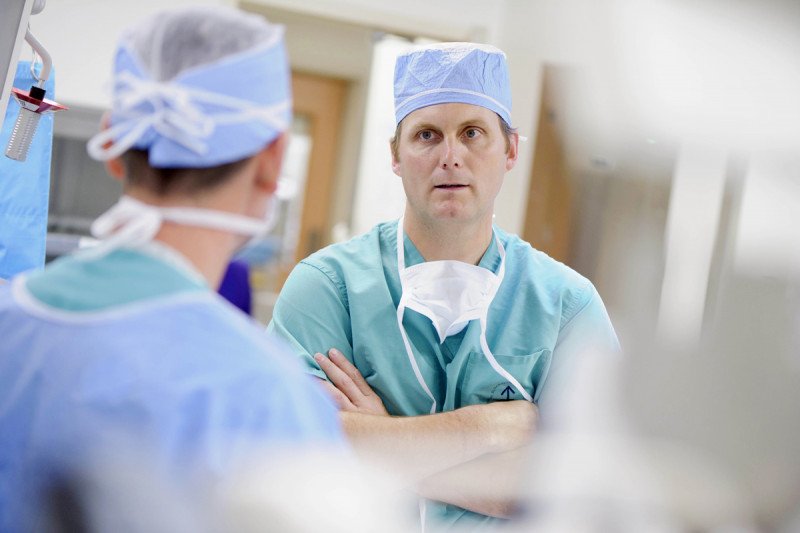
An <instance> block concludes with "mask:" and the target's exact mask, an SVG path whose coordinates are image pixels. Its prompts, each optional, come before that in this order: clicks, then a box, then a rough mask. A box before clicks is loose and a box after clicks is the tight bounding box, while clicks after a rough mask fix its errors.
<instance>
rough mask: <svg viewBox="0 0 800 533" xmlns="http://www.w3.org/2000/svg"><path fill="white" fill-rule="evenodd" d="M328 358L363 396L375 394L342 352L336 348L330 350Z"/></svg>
mask: <svg viewBox="0 0 800 533" xmlns="http://www.w3.org/2000/svg"><path fill="white" fill-rule="evenodd" d="M328 357H329V358H330V360H331V361H333V363H334V364H335V365H336V366H338V367H339V368H340V369H341V370H342V371H343V372H344V373H345V374H347V376H348V377H349V378H350V379H351V380H352V381H353V383H354V384H355V385H356V387H358V390H359V391H361V393H362V394H363V395H364V396H369V395H371V394H375V392H374V391H373V390H372V387H370V386H369V383H367V380H365V379H364V376H362V375H361V372H360V371H359V370H358V368H356V367H355V365H353V363H351V362H350V361H349V360H348V359H347V357H345V356H344V354H343V353H342V352H340V351H339V350H337V349H336V348H331V349H330V350H329V351H328Z"/></svg>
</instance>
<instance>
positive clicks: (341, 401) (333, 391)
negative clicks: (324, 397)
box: [321, 379, 356, 411]
mask: <svg viewBox="0 0 800 533" xmlns="http://www.w3.org/2000/svg"><path fill="white" fill-rule="evenodd" d="M321 381H322V387H323V388H324V389H325V392H327V393H328V395H330V397H331V398H332V399H333V401H334V402H335V403H336V406H337V407H339V410H341V411H355V409H356V407H355V405H353V402H351V401H350V400H348V399H347V396H345V395H344V393H343V392H342V391H340V390H339V389H337V388H336V387H334V386H333V384H332V383H330V382H329V381H325V380H324V379H323V380H321Z"/></svg>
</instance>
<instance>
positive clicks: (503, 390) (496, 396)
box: [489, 382, 520, 402]
mask: <svg viewBox="0 0 800 533" xmlns="http://www.w3.org/2000/svg"><path fill="white" fill-rule="evenodd" d="M489 397H490V398H491V400H492V401H494V402H510V401H511V400H519V399H520V397H519V393H518V392H517V389H515V388H514V387H512V386H511V384H510V383H508V382H503V383H498V384H497V385H495V386H494V388H493V389H492V393H491V394H490V395H489Z"/></svg>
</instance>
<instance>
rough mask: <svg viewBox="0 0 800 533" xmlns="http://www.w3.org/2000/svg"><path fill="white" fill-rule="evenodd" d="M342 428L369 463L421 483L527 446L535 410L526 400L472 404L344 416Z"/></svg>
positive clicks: (345, 414)
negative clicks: (420, 412)
mask: <svg viewBox="0 0 800 533" xmlns="http://www.w3.org/2000/svg"><path fill="white" fill-rule="evenodd" d="M341 417H342V424H343V426H344V429H345V432H346V433H347V434H348V436H349V437H350V439H351V441H352V442H353V444H354V446H355V447H356V449H357V450H358V451H359V452H360V453H361V454H362V455H363V456H364V457H365V458H367V459H369V460H371V461H376V462H378V463H379V464H381V466H382V467H383V468H389V469H392V470H394V471H396V472H398V474H399V475H401V476H402V478H403V479H404V480H406V481H408V482H412V483H416V482H417V481H420V480H422V479H424V478H426V477H428V476H431V475H432V474H434V473H436V472H441V471H444V470H447V469H449V468H451V467H453V466H455V465H459V464H462V463H466V462H468V461H471V460H473V459H475V458H477V457H480V456H482V455H484V454H487V453H497V452H503V451H507V450H511V449H515V448H517V447H519V446H522V445H523V444H525V443H527V442H528V441H529V439H530V436H531V434H532V431H533V427H534V426H535V422H536V411H535V408H533V406H531V405H530V404H527V402H519V403H517V402H508V403H503V404H486V405H473V406H467V407H463V408H461V409H456V410H455V411H449V412H446V413H437V414H435V415H427V416H414V417H388V416H386V417H384V416H373V415H367V414H360V413H352V412H342V413H341Z"/></svg>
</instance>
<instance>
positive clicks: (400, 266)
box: [397, 217, 436, 414]
mask: <svg viewBox="0 0 800 533" xmlns="http://www.w3.org/2000/svg"><path fill="white" fill-rule="evenodd" d="M403 243H404V235H403V217H400V220H398V221H397V272H398V275H399V276H400V303H399V304H398V305H397V326H398V327H399V328H400V336H401V337H403V345H404V346H405V348H406V355H407V356H408V361H409V362H410V363H411V368H412V369H413V370H414V376H416V378H417V382H418V383H419V385H420V387H422V390H424V391H425V394H427V395H428V398H430V399H431V401H432V402H433V404H432V405H431V410H430V414H434V413H435V412H436V398H434V397H433V393H432V392H431V390H430V389H429V388H428V384H427V383H425V379H424V378H423V377H422V372H421V371H420V369H419V365H417V359H416V358H415V357H414V352H413V350H412V349H411V343H410V342H409V340H408V335H407V334H406V328H404V327H403V315H404V313H405V309H406V296H405V287H404V283H403V270H405V269H406V261H405V256H404V253H403Z"/></svg>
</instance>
